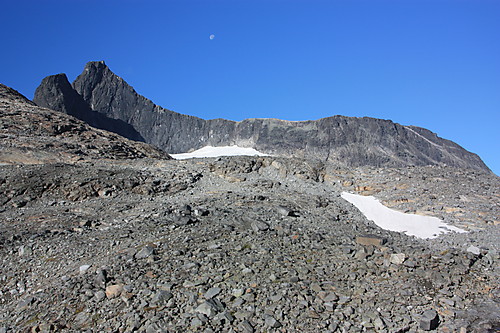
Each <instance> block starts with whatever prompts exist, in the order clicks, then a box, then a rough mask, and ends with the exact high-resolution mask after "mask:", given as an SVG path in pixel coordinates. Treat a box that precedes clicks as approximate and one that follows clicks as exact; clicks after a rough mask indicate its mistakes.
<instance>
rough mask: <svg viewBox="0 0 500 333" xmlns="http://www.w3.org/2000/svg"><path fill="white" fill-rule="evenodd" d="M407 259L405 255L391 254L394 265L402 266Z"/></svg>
mask: <svg viewBox="0 0 500 333" xmlns="http://www.w3.org/2000/svg"><path fill="white" fill-rule="evenodd" d="M405 259H406V255H405V254H404V253H396V254H394V253H393V254H391V258H390V259H389V260H390V262H391V263H392V264H395V265H401V264H402V263H403V262H404V261H405Z"/></svg>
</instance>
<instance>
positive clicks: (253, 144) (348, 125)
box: [34, 61, 489, 171]
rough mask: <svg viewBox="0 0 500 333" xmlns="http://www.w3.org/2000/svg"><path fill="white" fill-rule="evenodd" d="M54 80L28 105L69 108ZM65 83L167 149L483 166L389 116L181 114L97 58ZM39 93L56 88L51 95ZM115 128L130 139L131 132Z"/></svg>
mask: <svg viewBox="0 0 500 333" xmlns="http://www.w3.org/2000/svg"><path fill="white" fill-rule="evenodd" d="M56 84H57V82H53V81H51V80H44V81H43V82H42V84H41V86H40V87H39V88H38V89H37V94H36V96H35V99H34V101H35V103H37V104H38V105H41V106H47V107H48V106H50V107H52V108H55V109H57V110H59V111H64V112H67V113H68V112H74V111H73V109H74V107H72V106H71V105H69V104H67V103H64V101H65V100H67V98H65V97H64V96H66V95H68V94H70V95H74V92H68V91H67V90H66V89H56V88H54V85H56ZM72 87H73V89H74V91H75V92H76V93H77V94H78V95H80V96H81V97H82V99H83V100H84V101H85V103H87V105H88V106H89V107H90V109H91V110H92V111H94V112H97V113H99V114H102V115H104V116H106V117H108V118H111V119H116V120H120V121H123V122H125V123H127V124H129V125H131V126H132V127H133V129H134V130H135V131H136V132H137V133H139V134H140V136H141V137H142V138H143V139H144V141H145V142H147V143H151V144H153V145H155V146H157V147H159V148H160V149H163V150H165V151H167V152H169V153H184V152H188V151H192V150H196V149H199V148H202V147H205V146H231V145H237V146H240V147H248V148H254V149H256V150H258V151H261V152H263V153H267V154H273V155H282V156H296V157H302V158H313V159H319V160H322V161H335V162H337V163H342V164H345V165H348V166H363V165H372V166H411V165H415V166H420V165H449V166H454V167H460V168H471V169H480V170H487V171H489V169H488V167H487V166H486V165H485V164H484V162H483V161H482V160H481V159H480V158H479V156H477V155H476V154H473V153H471V152H468V151H467V150H465V149H463V148H462V147H460V146H459V145H458V144H456V143H454V142H452V141H449V140H445V139H442V138H440V137H438V136H437V135H436V134H435V133H433V132H431V131H429V130H426V129H424V128H419V127H414V126H403V125H400V124H397V123H394V122H392V121H390V120H382V119H375V118H367V117H365V118H353V117H344V116H333V117H328V118H322V119H319V120H309V121H286V120H278V119H246V120H243V121H240V122H235V121H230V120H225V119H213V120H204V119H201V118H197V117H193V116H188V115H183V114H180V113H177V112H173V111H170V110H167V109H164V108H162V107H160V106H157V105H155V104H154V103H153V102H152V101H150V100H149V99H147V98H145V97H143V96H141V95H139V94H137V92H136V91H135V90H134V89H133V88H132V87H131V86H130V85H128V84H127V83H126V82H125V81H124V80H123V79H122V78H120V77H119V76H117V75H116V74H114V73H113V72H112V71H111V70H110V69H109V68H108V67H107V66H106V64H105V63H104V62H103V61H99V62H89V63H87V65H86V66H85V69H84V70H83V72H82V73H81V74H80V75H79V76H78V77H77V78H76V80H75V81H74V82H73V84H72ZM47 91H59V95H56V96H51V95H50V94H47V93H46V92H47ZM54 100H58V101H63V103H59V102H54ZM87 112H90V111H87ZM107 129H109V130H112V129H110V128H107ZM115 132H117V131H116V130H115ZM122 132H125V136H127V137H128V138H131V139H134V138H133V137H132V135H131V134H130V133H132V132H130V133H127V131H122Z"/></svg>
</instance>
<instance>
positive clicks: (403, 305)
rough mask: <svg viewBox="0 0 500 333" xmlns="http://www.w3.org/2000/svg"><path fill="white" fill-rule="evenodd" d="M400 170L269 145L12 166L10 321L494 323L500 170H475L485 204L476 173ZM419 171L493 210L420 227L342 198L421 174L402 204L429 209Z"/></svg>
mask: <svg viewBox="0 0 500 333" xmlns="http://www.w3.org/2000/svg"><path fill="white" fill-rule="evenodd" d="M398 170H399V171H396V170H392V169H366V170H341V169H336V168H333V167H331V166H327V167H325V166H324V165H322V164H319V163H313V162H308V161H300V160H291V159H282V158H273V157H232V158H215V159H199V160H185V161H173V160H158V159H135V160H118V161H114V162H109V161H108V162H100V161H94V162H81V163H74V164H72V165H69V164H42V165H22V166H20V165H6V166H2V167H1V168H0V193H1V195H0V197H1V198H2V199H1V200H2V202H1V204H2V206H1V207H2V208H1V209H0V221H1V225H0V228H1V235H2V236H1V240H0V244H1V247H0V258H1V259H0V260H1V262H2V274H1V277H0V304H1V307H0V308H1V310H0V327H1V328H0V331H7V332H10V331H23V330H24V331H29V330H31V331H33V332H38V331H40V332H45V331H88V332H133V331H137V332H184V331H200V332H364V331H373V332H417V331H422V330H424V329H425V330H427V329H437V330H439V331H442V332H471V331H477V332H488V331H490V332H493V331H494V330H495V329H498V323H499V322H500V318H499V313H500V312H499V303H498V302H499V296H500V295H499V292H498V285H499V275H498V274H499V269H498V267H499V266H498V263H499V260H500V258H499V255H498V248H497V246H498V244H497V242H498V233H496V234H494V233H492V231H493V230H497V229H498V226H497V225H495V224H496V222H495V221H497V219H498V192H497V191H498V188H499V187H498V177H496V176H491V175H488V174H482V173H477V172H476V173H475V175H476V178H475V180H474V183H478V184H481V182H484V183H485V184H486V183H489V186H482V187H481V188H482V192H480V193H477V192H475V194H479V195H481V196H484V197H485V198H489V199H488V200H491V201H490V203H488V202H487V201H484V200H483V201H482V202H481V204H478V201H474V200H468V201H464V200H461V199H460V194H456V193H460V192H456V188H455V187H453V186H448V185H444V184H448V183H449V182H450V181H451V180H453V182H455V184H458V183H456V181H457V180H459V181H461V182H463V183H464V184H467V181H468V179H470V175H471V174H470V173H468V172H462V173H461V174H460V173H459V172H458V171H457V170H446V169H435V168H418V169H417V168H407V169H398ZM396 172H397V173H399V174H403V175H405V176H400V177H399V178H400V179H399V180H394V179H393V177H394V174H395V173H396ZM361 174H362V177H361V176H360V175H361ZM381 175H382V176H381ZM423 175H425V177H428V179H430V180H432V179H434V178H435V177H437V175H440V176H439V177H445V179H446V176H447V175H448V176H449V177H451V178H448V181H444V182H437V181H432V182H428V183H427V185H428V186H429V188H431V189H432V192H433V193H439V194H440V196H439V200H438V198H436V199H435V200H436V201H437V203H439V206H443V207H454V206H455V205H458V204H460V205H462V206H460V207H458V208H461V209H462V210H464V211H467V212H468V214H469V213H470V212H476V211H477V212H479V211H486V213H485V215H482V216H483V220H481V221H479V220H478V221H475V222H471V226H473V227H474V228H472V227H471V229H470V233H468V234H460V235H458V234H455V235H452V236H444V237H440V238H439V239H435V240H419V239H416V238H413V237H408V236H405V235H404V234H400V233H394V232H389V231H384V230H381V229H380V228H378V227H377V226H375V225H374V224H373V223H371V222H370V221H367V220H366V219H365V218H364V217H363V216H362V215H361V214H360V213H359V212H358V211H357V210H356V209H355V208H354V207H353V206H351V205H350V204H349V203H347V202H346V201H344V200H343V199H342V198H340V193H341V192H342V191H344V190H346V189H348V190H352V191H354V190H356V189H357V190H358V191H370V189H369V186H371V187H372V188H375V189H377V190H376V191H375V192H376V193H375V194H376V195H379V194H380V197H381V198H383V199H386V200H391V196H390V195H389V194H388V193H390V191H389V189H390V188H392V187H393V183H398V184H403V183H406V182H407V180H408V179H414V181H411V182H408V183H406V184H407V185H408V188H410V187H412V186H413V187H414V192H415V194H413V195H412V194H411V193H409V192H408V191H409V190H408V188H407V189H405V191H407V192H408V193H407V192H405V193H404V196H405V197H406V198H407V199H408V201H405V202H404V207H406V209H407V210H409V211H421V210H425V209H424V208H423V207H426V206H422V204H427V203H428V201H427V199H426V198H422V196H421V195H420V194H421V193H420V191H421V189H423V188H425V183H423V182H422V177H423ZM358 176H359V177H361V178H360V179H358ZM380 179H386V181H387V184H389V185H387V186H380V184H379V183H382V182H379V181H378V180H380ZM415 179H416V180H415ZM361 180H363V183H360V181H361ZM375 180H377V181H375ZM350 182H352V184H351V183H350ZM430 183H432V186H431V185H430ZM415 184H419V185H418V186H417V185H415ZM400 187H402V188H404V186H400ZM400 191H403V189H400ZM416 194H418V195H416ZM475 194H474V195H472V194H471V195H469V196H470V197H472V198H475ZM401 195H403V193H402V192H397V194H395V196H394V198H396V197H399V196H401ZM417 197H418V200H417ZM433 207H434V206H433ZM429 210H430V211H433V210H432V209H429ZM438 211H439V214H441V215H442V216H443V217H445V218H447V219H448V220H449V221H456V223H457V224H456V225H457V226H461V227H462V226H463V225H464V223H462V222H461V221H459V220H457V217H456V211H449V210H446V209H438ZM470 214H472V213H470ZM488 214H489V215H488ZM467 216H468V215H467ZM486 231H488V232H486ZM367 235H369V236H367ZM457 237H461V238H460V239H459V240H457ZM460 242H461V243H460ZM471 245H472V246H476V247H477V251H476V248H472V250H471V249H470V248H469V247H470V246H471ZM467 248H469V251H467ZM472 252H475V253H472Z"/></svg>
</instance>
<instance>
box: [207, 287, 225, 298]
mask: <svg viewBox="0 0 500 333" xmlns="http://www.w3.org/2000/svg"><path fill="white" fill-rule="evenodd" d="M221 291H222V289H221V288H218V287H212V288H210V289H208V290H207V292H206V293H205V295H204V297H205V298H206V299H210V298H213V297H215V296H217V295H219V293H220V292H221Z"/></svg>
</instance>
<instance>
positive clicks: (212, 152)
mask: <svg viewBox="0 0 500 333" xmlns="http://www.w3.org/2000/svg"><path fill="white" fill-rule="evenodd" d="M242 155H245V156H268V155H266V154H264V153H261V152H259V151H257V150H255V149H253V148H243V147H238V146H223V147H212V146H206V147H203V148H200V149H198V150H195V151H193V152H191V153H182V154H170V156H172V157H173V158H175V159H177V160H184V159H187V158H201V157H219V156H242Z"/></svg>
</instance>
